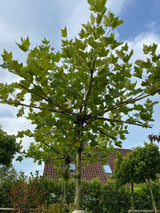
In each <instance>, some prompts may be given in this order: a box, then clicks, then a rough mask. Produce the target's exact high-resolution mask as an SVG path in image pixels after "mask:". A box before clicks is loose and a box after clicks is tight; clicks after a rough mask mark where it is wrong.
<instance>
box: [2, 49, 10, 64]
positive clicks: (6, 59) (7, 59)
mask: <svg viewBox="0 0 160 213" xmlns="http://www.w3.org/2000/svg"><path fill="white" fill-rule="evenodd" d="M2 58H3V60H4V61H5V62H9V61H11V60H12V52H7V50H5V49H4V50H3V54H2Z"/></svg>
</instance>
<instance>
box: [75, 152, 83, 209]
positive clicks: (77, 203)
mask: <svg viewBox="0 0 160 213" xmlns="http://www.w3.org/2000/svg"><path fill="white" fill-rule="evenodd" d="M81 154H82V150H81V148H78V150H77V154H76V174H75V185H76V192H75V201H74V205H75V209H76V210H80V202H81Z"/></svg>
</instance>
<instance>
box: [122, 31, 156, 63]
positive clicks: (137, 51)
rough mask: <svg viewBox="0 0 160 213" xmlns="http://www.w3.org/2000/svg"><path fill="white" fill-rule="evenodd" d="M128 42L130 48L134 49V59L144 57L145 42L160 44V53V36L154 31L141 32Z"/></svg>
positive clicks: (147, 43)
mask: <svg viewBox="0 0 160 213" xmlns="http://www.w3.org/2000/svg"><path fill="white" fill-rule="evenodd" d="M126 42H127V43H128V45H129V47H130V49H133V50H134V54H133V58H132V61H135V60H136V59H144V57H145V56H144V53H143V44H146V45H150V44H153V43H156V44H157V45H158V47H157V52H158V53H160V37H159V36H158V35H157V34H155V33H152V32H146V33H141V34H139V35H138V36H137V37H136V38H134V39H132V40H129V41H126Z"/></svg>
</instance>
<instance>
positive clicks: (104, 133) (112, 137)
mask: <svg viewBox="0 0 160 213" xmlns="http://www.w3.org/2000/svg"><path fill="white" fill-rule="evenodd" d="M99 132H100V133H102V134H103V135H105V136H107V137H109V138H111V139H114V140H116V137H114V136H111V135H108V134H107V133H106V132H104V131H102V130H99Z"/></svg>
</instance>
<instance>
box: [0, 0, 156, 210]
mask: <svg viewBox="0 0 160 213" xmlns="http://www.w3.org/2000/svg"><path fill="white" fill-rule="evenodd" d="M88 3H89V4H90V10H91V11H93V13H92V14H91V16H90V20H89V21H88V22H87V24H83V25H82V29H81V31H80V33H79V36H78V37H77V38H75V39H71V40H69V39H68V38H67V28H66V27H65V28H64V29H63V30H62V40H61V41H62V44H61V50H60V51H58V52H55V51H54V49H53V48H52V47H51V46H50V44H49V41H47V40H46V39H44V40H43V41H42V44H40V45H39V46H37V47H35V48H33V49H29V46H30V41H29V38H28V37H27V38H26V39H21V43H20V44H17V45H18V46H19V48H20V49H21V50H22V51H24V52H26V53H27V59H26V63H25V64H23V63H20V62H18V61H17V60H14V59H13V57H12V53H11V52H10V53H9V52H7V51H6V50H4V53H3V55H2V58H3V64H2V65H1V67H2V68H6V69H7V70H8V71H9V72H12V73H14V74H15V75H18V76H19V77H20V78H21V80H20V81H19V82H14V83H11V84H3V83H1V84H0V99H1V103H7V104H9V105H12V106H15V107H21V108H20V109H19V112H18V116H22V115H24V113H25V116H26V118H27V119H30V120H31V121H32V124H34V125H35V126H36V127H37V128H36V129H35V131H34V132H33V135H34V137H37V136H36V135H44V134H45V135H47V134H48V137H51V138H52V137H53V135H55V137H57V135H58V134H61V138H62V141H60V143H62V144H63V146H62V147H61V148H62V149H65V146H66V145H67V146H70V147H73V148H74V150H75V155H76V157H75V162H76V174H75V182H76V194H75V206H76V209H80V201H81V163H82V158H83V155H82V153H83V154H84V153H85V154H86V156H87V155H88V158H89V159H90V157H92V159H95V160H96V159H97V158H98V157H100V158H101V159H103V158H106V154H104V153H105V151H106V152H107V149H108V146H109V145H110V144H112V143H114V144H115V145H117V146H120V145H121V142H122V141H123V140H124V139H125V134H127V133H128V131H127V126H128V125H130V124H132V125H138V126H141V127H146V128H147V127H150V126H149V124H148V122H149V121H153V119H152V113H153V106H154V104H155V103H156V102H152V101H151V100H150V99H147V100H146V101H144V102H143V103H142V102H141V100H143V99H145V98H147V97H149V96H151V95H154V94H155V93H157V92H159V91H160V90H159V88H160V81H159V80H160V78H159V73H158V71H159V68H160V63H159V59H160V55H157V54H156V48H157V45H156V44H153V45H150V46H146V45H144V47H143V51H144V53H145V54H147V59H146V60H145V61H142V60H137V61H136V62H135V64H131V63H130V62H129V61H130V58H131V56H132V54H133V51H129V48H128V45H127V44H124V43H122V42H118V41H117V40H116V39H115V35H114V29H115V28H116V27H118V26H119V25H120V24H122V23H123V21H120V20H119V19H118V17H115V16H114V14H113V13H111V12H110V11H108V13H107V15H106V10H107V9H106V7H105V4H106V0H99V1H95V0H88ZM133 67H134V71H133ZM144 76H145V77H144ZM137 82H138V86H137ZM26 95H27V96H26ZM28 97H30V98H28ZM26 109H27V110H26ZM64 130H66V132H68V133H69V137H67V139H68V140H69V143H66V138H65V136H64V137H63V133H64ZM57 131H58V133H56V132H57ZM49 133H52V134H49ZM68 133H65V135H66V134H68ZM25 134H26V135H30V132H27V131H26V132H25ZM47 143H48V144H49V143H50V144H49V145H50V146H52V145H53V144H54V143H55V141H54V140H48V141H47ZM39 144H40V146H41V144H42V142H41V141H40V140H39ZM101 147H103V152H102V153H101V152H99V151H98V150H99V148H100V150H101ZM86 150H90V152H86ZM93 150H96V152H95V151H93ZM91 152H93V153H94V154H92V155H91Z"/></svg>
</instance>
